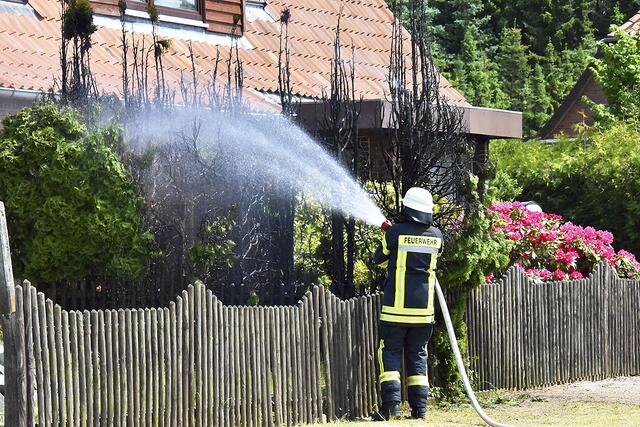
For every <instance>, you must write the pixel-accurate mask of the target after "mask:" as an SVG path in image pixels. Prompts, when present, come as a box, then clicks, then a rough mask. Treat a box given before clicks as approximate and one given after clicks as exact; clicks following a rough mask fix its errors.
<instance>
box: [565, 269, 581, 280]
mask: <svg viewBox="0 0 640 427" xmlns="http://www.w3.org/2000/svg"><path fill="white" fill-rule="evenodd" d="M569 278H570V279H571V280H577V279H582V278H584V276H583V275H582V273H580V272H579V271H572V272H571V273H569Z"/></svg>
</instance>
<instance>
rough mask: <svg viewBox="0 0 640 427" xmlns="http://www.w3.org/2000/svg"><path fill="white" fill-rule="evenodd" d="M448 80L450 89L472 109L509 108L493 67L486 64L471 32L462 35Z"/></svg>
mask: <svg viewBox="0 0 640 427" xmlns="http://www.w3.org/2000/svg"><path fill="white" fill-rule="evenodd" d="M452 78H453V83H454V86H455V87H456V88H457V89H458V90H460V91H461V92H462V93H463V95H464V96H465V98H466V99H467V101H469V102H470V103H471V104H473V105H477V106H480V107H493V108H506V107H508V105H509V100H508V98H507V96H506V95H505V93H504V92H503V91H502V89H501V88H500V84H499V79H498V70H497V67H496V66H495V64H494V63H493V62H491V61H489V58H488V57H487V53H486V52H485V51H484V50H482V49H480V48H479V46H478V43H477V42H476V39H475V37H474V32H473V31H471V30H467V31H466V32H465V35H464V39H463V41H462V50H461V52H460V54H459V55H458V58H457V59H456V61H455V65H454V67H453V73H452Z"/></svg>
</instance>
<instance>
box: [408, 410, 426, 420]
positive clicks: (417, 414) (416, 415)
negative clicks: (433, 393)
mask: <svg viewBox="0 0 640 427" xmlns="http://www.w3.org/2000/svg"><path fill="white" fill-rule="evenodd" d="M411 418H413V419H414V420H424V419H425V418H427V408H418V409H412V410H411Z"/></svg>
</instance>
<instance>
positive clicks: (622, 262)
mask: <svg viewBox="0 0 640 427" xmlns="http://www.w3.org/2000/svg"><path fill="white" fill-rule="evenodd" d="M489 211H490V212H492V213H494V214H495V215H493V216H492V218H493V221H494V223H493V225H492V230H493V232H494V233H495V234H497V235H501V236H502V237H504V238H507V239H509V240H511V241H512V242H514V245H513V251H512V252H511V254H510V258H511V260H512V262H513V263H515V264H516V265H517V266H518V267H519V268H521V269H524V267H523V262H524V263H525V264H526V265H527V269H526V274H527V275H528V276H530V277H533V278H536V279H542V280H567V279H573V280H577V279H580V278H583V277H584V275H583V273H581V272H580V271H578V270H577V267H578V265H579V266H580V269H582V271H585V270H587V269H591V268H594V267H595V265H596V264H597V263H599V262H601V261H603V260H604V261H606V262H607V263H608V264H609V265H611V266H612V267H613V268H615V270H616V271H617V272H618V274H619V275H620V276H621V277H627V278H636V277H637V278H640V262H638V260H637V259H636V257H635V256H634V255H633V254H631V253H629V252H626V251H620V252H618V253H616V252H615V250H614V249H613V247H612V243H613V239H614V236H613V234H611V233H610V232H609V231H604V230H596V229H595V228H593V227H581V226H579V225H575V224H573V223H571V222H565V223H563V222H562V217H561V216H560V215H554V214H546V213H541V212H531V211H529V210H527V209H525V208H524V207H523V206H522V204H521V203H519V202H501V203H496V204H494V205H493V206H491V207H490V208H489ZM549 269H553V270H554V271H553V272H551V271H550V270H549Z"/></svg>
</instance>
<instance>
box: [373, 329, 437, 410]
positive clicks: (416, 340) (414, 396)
mask: <svg viewBox="0 0 640 427" xmlns="http://www.w3.org/2000/svg"><path fill="white" fill-rule="evenodd" d="M379 330H380V343H379V346H378V367H379V369H380V376H379V381H380V394H381V397H382V404H383V405H392V404H395V403H400V400H401V383H400V378H401V376H400V370H401V369H402V357H403V354H404V357H405V361H406V370H407V371H406V375H407V390H408V398H409V405H410V406H411V408H412V409H414V410H417V409H426V407H427V397H428V396H429V380H428V378H427V343H428V342H429V338H431V333H432V331H433V325H432V324H428V325H413V326H403V325H393V324H389V323H385V322H380V329H379Z"/></svg>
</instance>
